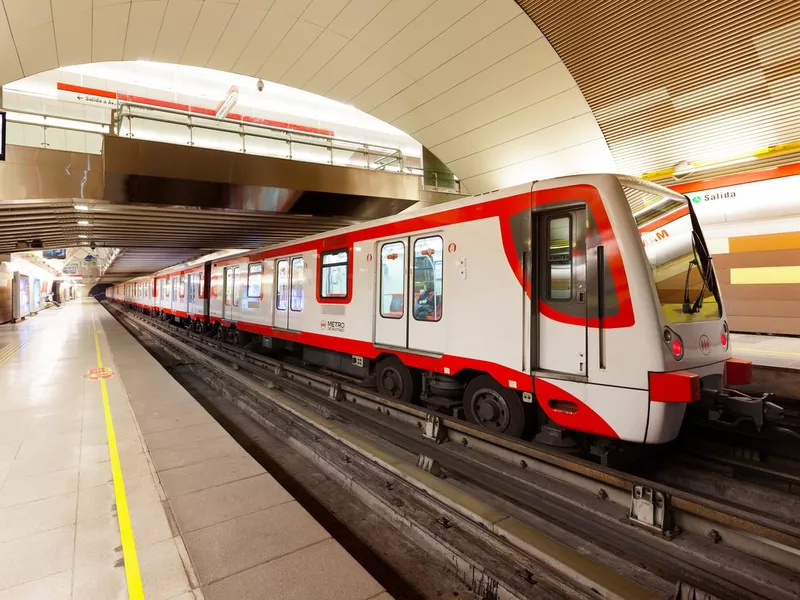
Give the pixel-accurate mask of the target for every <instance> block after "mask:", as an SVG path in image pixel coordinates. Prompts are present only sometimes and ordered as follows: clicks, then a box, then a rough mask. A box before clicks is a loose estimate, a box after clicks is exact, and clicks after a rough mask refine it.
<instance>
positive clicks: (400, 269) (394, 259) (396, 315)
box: [381, 242, 406, 319]
mask: <svg viewBox="0 0 800 600" xmlns="http://www.w3.org/2000/svg"><path fill="white" fill-rule="evenodd" d="M405 265H406V245H405V244H404V243H403V242H389V243H388V244H384V245H383V246H381V316H382V317H383V318H384V319H402V318H403V314H405V302H404V300H405V296H406V291H405V287H406V282H405V271H406V269H405Z"/></svg>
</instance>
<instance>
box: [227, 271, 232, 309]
mask: <svg viewBox="0 0 800 600" xmlns="http://www.w3.org/2000/svg"><path fill="white" fill-rule="evenodd" d="M232 299H233V269H232V268H231V267H228V268H227V269H225V306H230V305H231V300H232Z"/></svg>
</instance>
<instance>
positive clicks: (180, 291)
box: [178, 275, 186, 298]
mask: <svg viewBox="0 0 800 600" xmlns="http://www.w3.org/2000/svg"><path fill="white" fill-rule="evenodd" d="M178 294H179V295H180V297H181V298H185V297H186V275H181V278H180V283H179V284H178Z"/></svg>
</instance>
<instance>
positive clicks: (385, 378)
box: [375, 356, 421, 402]
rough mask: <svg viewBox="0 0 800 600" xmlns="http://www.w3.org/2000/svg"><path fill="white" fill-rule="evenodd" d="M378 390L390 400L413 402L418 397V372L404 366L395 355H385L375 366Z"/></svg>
mask: <svg viewBox="0 0 800 600" xmlns="http://www.w3.org/2000/svg"><path fill="white" fill-rule="evenodd" d="M375 379H376V380H377V383H378V391H379V392H380V393H381V394H383V395H384V396H388V397H389V398H391V399H392V400H399V401H401V402H413V401H415V400H416V399H417V398H418V397H419V393H420V387H421V384H420V380H419V379H420V378H419V373H417V372H416V371H412V370H411V369H409V368H408V367H407V366H405V365H404V364H403V363H402V362H401V361H400V359H399V358H397V357H396V356H387V357H386V358H382V359H381V360H379V361H378V364H377V365H376V366H375Z"/></svg>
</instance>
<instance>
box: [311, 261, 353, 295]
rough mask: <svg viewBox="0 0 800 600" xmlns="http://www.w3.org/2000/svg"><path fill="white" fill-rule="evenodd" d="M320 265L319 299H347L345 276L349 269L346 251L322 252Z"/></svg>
mask: <svg viewBox="0 0 800 600" xmlns="http://www.w3.org/2000/svg"><path fill="white" fill-rule="evenodd" d="M320 265H321V266H320V288H319V289H320V293H319V295H320V297H321V298H327V299H339V300H341V299H344V298H347V275H348V269H349V267H350V257H349V252H348V251H347V249H344V248H343V249H341V250H331V251H329V252H323V253H322V260H321V262H320Z"/></svg>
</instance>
